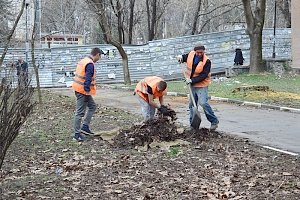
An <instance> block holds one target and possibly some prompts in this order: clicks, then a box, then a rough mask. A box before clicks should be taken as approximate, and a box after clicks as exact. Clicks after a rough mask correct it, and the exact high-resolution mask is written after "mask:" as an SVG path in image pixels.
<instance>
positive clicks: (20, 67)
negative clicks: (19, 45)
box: [16, 57, 28, 87]
mask: <svg viewBox="0 0 300 200" xmlns="http://www.w3.org/2000/svg"><path fill="white" fill-rule="evenodd" d="M16 68H17V76H18V86H19V87H20V86H21V87H27V86H28V64H27V62H25V61H24V59H23V58H21V57H20V58H19V59H18V61H17V63H16Z"/></svg>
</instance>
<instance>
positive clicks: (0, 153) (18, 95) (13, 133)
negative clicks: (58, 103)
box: [0, 75, 34, 169]
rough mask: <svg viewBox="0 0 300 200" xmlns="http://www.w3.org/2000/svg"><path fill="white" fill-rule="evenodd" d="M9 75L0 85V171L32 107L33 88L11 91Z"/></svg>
mask: <svg viewBox="0 0 300 200" xmlns="http://www.w3.org/2000/svg"><path fill="white" fill-rule="evenodd" d="M10 77H12V75H9V76H8V77H6V78H2V80H1V83H0V138H1V140H0V169H1V167H2V164H3V160H4V157H5V155H6V152H7V150H8V148H9V146H10V145H11V143H12V142H13V141H14V139H15V138H16V137H17V135H18V134H19V130H20V128H21V126H22V124H24V122H25V121H26V119H27V117H28V116H29V114H30V112H31V111H32V109H33V107H34V103H32V101H31V98H32V95H33V88H31V87H17V88H15V89H13V87H12V81H10Z"/></svg>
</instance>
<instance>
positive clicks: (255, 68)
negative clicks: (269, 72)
mask: <svg viewBox="0 0 300 200" xmlns="http://www.w3.org/2000/svg"><path fill="white" fill-rule="evenodd" d="M242 1H243V6H244V12H245V17H246V22H247V29H246V32H247V34H248V35H249V37H250V72H254V73H257V72H262V71H263V70H264V68H263V62H262V31H263V27H264V20H265V10H266V0H256V2H255V5H253V6H252V5H251V0H242ZM252 9H253V10H252Z"/></svg>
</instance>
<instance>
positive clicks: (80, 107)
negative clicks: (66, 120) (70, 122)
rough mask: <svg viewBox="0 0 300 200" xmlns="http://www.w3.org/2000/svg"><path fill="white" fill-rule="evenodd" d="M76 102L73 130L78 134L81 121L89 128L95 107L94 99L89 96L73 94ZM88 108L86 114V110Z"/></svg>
mask: <svg viewBox="0 0 300 200" xmlns="http://www.w3.org/2000/svg"><path fill="white" fill-rule="evenodd" d="M75 95H76V98H77V101H76V112H75V118H74V130H75V133H80V130H81V119H82V118H83V117H84V119H83V124H85V125H87V126H89V125H90V122H91V119H92V116H93V114H94V112H95V111H96V108H97V105H96V104H95V102H94V99H93V97H92V96H90V95H84V94H80V93H78V92H75ZM87 107H88V110H87V112H86V113H85V111H86V108H87Z"/></svg>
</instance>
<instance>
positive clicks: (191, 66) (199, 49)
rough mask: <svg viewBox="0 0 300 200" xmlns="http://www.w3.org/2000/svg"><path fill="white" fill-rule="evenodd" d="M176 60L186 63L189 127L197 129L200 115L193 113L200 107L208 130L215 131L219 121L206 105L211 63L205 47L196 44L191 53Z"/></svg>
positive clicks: (177, 57)
mask: <svg viewBox="0 0 300 200" xmlns="http://www.w3.org/2000/svg"><path fill="white" fill-rule="evenodd" d="M176 59H177V60H178V62H180V63H186V69H185V78H186V79H185V81H186V84H187V85H188V86H189V88H190V93H191V94H190V95H191V98H190V102H189V109H190V125H191V127H192V128H194V129H195V128H196V129H198V128H199V125H200V122H201V117H200V114H199V116H197V115H195V112H198V109H197V106H198V105H200V106H201V107H202V108H203V110H204V113H205V116H206V118H207V120H208V121H209V122H210V123H211V126H210V130H211V131H214V130H216V129H217V128H218V124H219V120H218V118H217V117H216V116H215V114H214V111H213V110H212V108H211V106H210V105H209V103H208V85H209V84H210V82H211V73H210V71H211V61H210V60H209V58H208V57H207V56H206V54H205V47H204V46H203V45H202V44H197V45H196V46H195V47H194V50H193V51H191V52H189V53H188V54H184V55H179V56H176ZM199 118H200V119H199ZM199 120H200V122H199ZM195 121H196V122H195ZM197 121H198V123H197ZM195 124H196V125H195Z"/></svg>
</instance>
